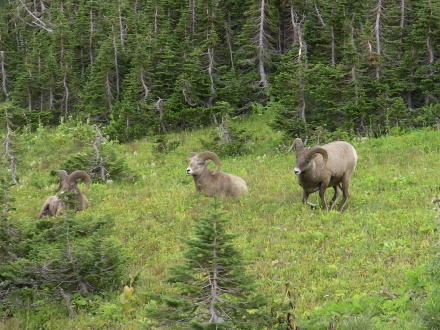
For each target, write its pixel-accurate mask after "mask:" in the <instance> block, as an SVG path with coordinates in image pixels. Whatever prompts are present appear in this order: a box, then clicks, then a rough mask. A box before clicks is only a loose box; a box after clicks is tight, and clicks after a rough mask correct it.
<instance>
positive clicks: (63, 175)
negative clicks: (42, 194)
mask: <svg viewBox="0 0 440 330" xmlns="http://www.w3.org/2000/svg"><path fill="white" fill-rule="evenodd" d="M79 179H82V180H84V182H85V184H86V186H85V188H84V192H82V191H81V190H80V189H79V187H78V180H79ZM90 182H91V180H90V176H89V175H88V174H87V173H86V172H84V171H75V172H72V173H71V174H70V175H68V174H67V172H66V171H64V170H61V171H60V184H59V186H58V189H57V190H56V191H59V190H60V189H61V194H60V196H50V197H49V198H48V199H47V200H46V202H44V205H43V207H42V208H41V211H40V214H39V216H38V219H41V218H42V217H43V216H45V215H46V216H49V217H50V216H59V215H61V214H62V213H63V212H64V209H65V208H66V203H67V204H68V205H67V207H69V208H71V209H74V210H75V211H82V210H85V209H86V208H88V207H89V201H88V200H87V197H86V195H85V193H86V192H87V191H88V190H89V188H90ZM73 195H75V199H74V200H73Z"/></svg>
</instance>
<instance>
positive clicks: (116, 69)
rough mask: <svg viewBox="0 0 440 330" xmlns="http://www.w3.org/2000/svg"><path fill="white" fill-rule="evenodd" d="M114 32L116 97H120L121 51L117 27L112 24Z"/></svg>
mask: <svg viewBox="0 0 440 330" xmlns="http://www.w3.org/2000/svg"><path fill="white" fill-rule="evenodd" d="M112 32H113V60H114V63H115V85H116V86H115V87H116V95H115V98H116V99H119V94H120V90H121V86H120V85H121V82H120V76H119V63H118V59H119V51H118V45H117V44H116V34H115V28H114V26H112Z"/></svg>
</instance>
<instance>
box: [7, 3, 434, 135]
mask: <svg viewBox="0 0 440 330" xmlns="http://www.w3.org/2000/svg"><path fill="white" fill-rule="evenodd" d="M0 18H1V19H0V43H1V47H0V48H1V49H0V75H1V79H0V85H1V86H0V87H1V88H0V102H1V101H8V102H12V104H14V109H15V111H14V113H12V114H10V115H12V117H13V122H14V124H15V125H18V126H20V125H26V124H32V123H35V122H38V121H40V122H42V123H44V124H54V125H56V124H58V123H59V122H60V120H68V119H69V118H78V119H81V120H82V119H84V120H89V121H92V122H95V123H97V124H101V125H102V126H104V127H106V128H107V131H106V133H108V134H110V135H111V136H112V137H114V138H117V139H119V140H123V141H128V140H131V139H134V138H139V137H142V136H144V135H146V134H150V133H153V134H157V133H166V132H168V131H172V130H180V129H188V128H193V127H199V126H200V125H209V124H212V123H213V124H216V123H218V120H219V118H217V114H216V113H215V111H214V110H213V109H215V106H216V105H217V104H218V103H219V102H222V104H225V103H227V104H229V105H230V109H229V111H230V112H231V113H233V114H234V115H243V114H248V113H249V112H251V111H252V105H253V104H262V105H264V106H267V107H268V108H269V109H276V110H274V111H276V112H277V122H276V123H275V125H277V126H278V127H279V128H280V129H285V130H286V131H288V132H291V133H299V132H301V131H303V130H307V129H310V127H318V126H322V127H326V128H327V129H329V130H337V129H342V130H350V131H354V132H357V133H363V134H365V133H366V132H367V131H368V130H370V129H371V128H374V127H376V128H377V127H384V129H386V127H387V125H390V124H401V123H405V124H408V123H409V124H411V125H417V124H420V123H421V122H423V123H425V124H426V123H428V124H431V123H435V122H438V120H439V118H438V117H439V113H440V111H439V107H438V105H437V103H438V99H439V97H440V88H439V87H438V85H439V84H437V83H436V81H437V80H438V67H439V60H438V58H439V53H440V48H439V44H440V32H439V31H440V29H439V27H438V25H439V24H440V23H439V22H440V0H418V1H415V0H399V1H390V0H367V1H357V0H352V1H347V0H335V1H332V2H331V3H329V2H328V1H324V0H312V1H298V0H287V1H278V0H258V1H233V0H226V1H218V0H200V1H182V0H173V1H169V0H155V1H138V0H117V1H105V2H103V1H85V0H64V1H60V0H50V1H41V0H39V1H30V0H7V1H2V11H1V12H0Z"/></svg>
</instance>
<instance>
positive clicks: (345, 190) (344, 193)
mask: <svg viewBox="0 0 440 330" xmlns="http://www.w3.org/2000/svg"><path fill="white" fill-rule="evenodd" d="M350 178H351V177H348V178H347V177H346V176H344V178H343V179H342V200H341V204H339V207H338V211H339V212H342V210H343V209H344V206H345V203H346V202H347V199H348V197H350V193H349V191H348V188H349V187H350Z"/></svg>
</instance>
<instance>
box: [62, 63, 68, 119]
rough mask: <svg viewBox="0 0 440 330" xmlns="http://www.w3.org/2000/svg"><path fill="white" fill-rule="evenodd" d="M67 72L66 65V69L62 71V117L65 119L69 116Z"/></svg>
mask: <svg viewBox="0 0 440 330" xmlns="http://www.w3.org/2000/svg"><path fill="white" fill-rule="evenodd" d="M67 70H68V66H67V64H66V69H65V70H64V78H63V86H64V116H65V117H66V118H67V117H68V115H69V86H68V83H67Z"/></svg>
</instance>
